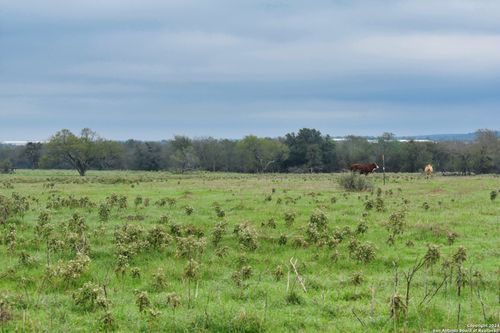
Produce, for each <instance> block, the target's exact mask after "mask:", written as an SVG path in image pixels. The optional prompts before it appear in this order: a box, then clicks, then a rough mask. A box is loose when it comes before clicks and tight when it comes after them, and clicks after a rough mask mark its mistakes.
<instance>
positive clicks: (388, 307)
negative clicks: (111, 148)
mask: <svg viewBox="0 0 500 333" xmlns="http://www.w3.org/2000/svg"><path fill="white" fill-rule="evenodd" d="M340 176H341V175H340V174H319V175H285V174H275V175H243V174H219V173H197V174H186V175H176V174H170V173H142V172H137V173H135V172H89V174H88V176H86V177H79V176H77V175H76V174H75V173H74V172H69V171H22V170H21V171H18V172H17V173H16V174H11V175H0V331H2V332H10V331H21V332H23V331H26V332H31V331H34V332H94V331H112V330H114V331H117V332H128V331H131V332H138V331H143V332H152V331H166V332H294V331H295V332H315V331H323V332H391V331H398V332H399V331H407V332H431V331H432V330H433V329H456V328H462V329H466V328H468V327H471V326H470V325H483V326H484V327H490V329H492V330H493V331H494V330H498V326H495V325H498V324H499V323H500V320H499V316H500V314H499V302H500V299H499V298H500V294H499V283H500V282H499V267H500V265H499V264H500V260H499V256H500V249H499V244H500V233H499V225H500V193H498V194H499V197H498V198H495V195H494V193H496V192H495V191H499V190H500V177H497V176H474V177H440V176H436V177H433V178H432V179H425V177H424V176H422V175H417V174H389V175H388V181H387V184H386V185H383V183H382V178H381V175H380V174H377V175H370V176H368V179H370V180H371V181H372V182H373V185H374V186H373V190H371V191H365V192H346V191H344V190H343V189H341V188H340V186H339V185H338V178H339V177H340ZM495 327H496V328H495Z"/></svg>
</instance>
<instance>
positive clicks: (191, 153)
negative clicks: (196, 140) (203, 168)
mask: <svg viewBox="0 0 500 333" xmlns="http://www.w3.org/2000/svg"><path fill="white" fill-rule="evenodd" d="M171 144H172V147H173V149H174V153H173V155H172V156H171V157H170V159H171V161H172V164H173V166H174V167H175V168H176V169H178V170H180V171H181V172H184V171H186V170H192V169H195V168H196V166H197V165H198V163H199V159H198V156H197V155H196V152H195V150H194V148H193V142H192V141H191V139H190V138H188V137H186V136H180V135H177V136H175V137H174V140H172V141H171Z"/></svg>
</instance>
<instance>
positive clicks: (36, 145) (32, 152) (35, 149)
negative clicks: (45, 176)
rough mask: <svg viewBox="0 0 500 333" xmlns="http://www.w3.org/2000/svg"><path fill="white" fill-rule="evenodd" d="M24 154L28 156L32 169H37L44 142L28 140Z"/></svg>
mask: <svg viewBox="0 0 500 333" xmlns="http://www.w3.org/2000/svg"><path fill="white" fill-rule="evenodd" d="M22 155H23V156H24V157H25V158H26V160H27V161H28V163H29V164H30V166H31V168H32V169H37V168H38V163H39V162H40V158H41V156H42V144H41V143H40V142H28V143H27V144H26V146H25V148H24V151H23V153H22Z"/></svg>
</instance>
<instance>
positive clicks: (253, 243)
mask: <svg viewBox="0 0 500 333" xmlns="http://www.w3.org/2000/svg"><path fill="white" fill-rule="evenodd" d="M233 232H234V233H235V234H236V236H237V238H238V242H239V243H240V245H241V246H242V247H243V248H245V249H246V250H249V251H255V250H256V249H257V247H258V241H257V239H258V234H257V231H256V230H255V229H254V228H253V227H252V226H251V225H250V224H248V223H246V222H244V223H240V224H237V225H236V226H235V227H234V231H233Z"/></svg>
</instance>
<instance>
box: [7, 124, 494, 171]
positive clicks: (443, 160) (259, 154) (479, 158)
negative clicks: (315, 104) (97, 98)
mask: <svg viewBox="0 0 500 333" xmlns="http://www.w3.org/2000/svg"><path fill="white" fill-rule="evenodd" d="M382 155H384V156H385V167H386V170H387V171H388V172H418V171H421V170H422V168H423V167H424V166H425V165H426V164H427V163H431V164H433V166H434V169H435V170H437V171H446V172H459V173H463V174H470V173H472V172H473V173H500V139H499V138H498V137H497V135H496V133H495V132H493V131H491V130H487V129H484V130H478V131H477V132H476V135H475V140H474V141H472V142H463V141H442V142H431V141H428V142H420V141H412V140H410V141H405V142H401V141H398V140H396V139H395V136H394V134H392V133H384V134H382V135H381V136H379V137H378V138H377V139H376V140H367V139H366V138H363V137H360V136H354V135H351V136H348V137H346V138H345V140H342V141H335V140H334V139H333V138H332V137H331V136H329V135H323V134H322V133H321V132H320V131H318V130H316V129H309V128H303V129H300V130H299V131H298V132H297V133H288V134H286V135H285V136H284V137H278V138H267V137H257V136H254V135H248V136H246V137H244V138H242V139H239V140H231V139H215V138H212V137H202V138H189V137H186V136H175V137H174V138H173V139H171V140H163V141H139V140H127V141H114V140H107V139H105V138H102V137H101V136H99V135H98V134H97V133H96V132H94V131H92V130H90V129H88V128H85V129H83V130H82V131H81V132H80V133H79V134H74V133H72V132H71V131H69V130H67V129H63V130H61V131H59V132H57V133H55V134H54V135H53V136H52V137H51V138H50V139H49V140H48V141H47V142H45V143H39V142H29V143H27V144H26V145H24V146H14V145H5V144H4V145H0V171H3V172H8V171H9V170H11V169H16V168H31V169H38V168H40V169H75V170H77V171H78V173H79V174H80V175H82V176H83V175H85V173H86V171H87V170H90V169H96V170H147V171H159V170H170V171H177V172H186V171H191V170H206V171H225V172H249V173H263V172H297V173H301V172H336V171H341V170H345V169H347V168H348V167H349V165H350V164H352V163H370V162H375V163H377V164H379V165H381V164H382Z"/></svg>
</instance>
